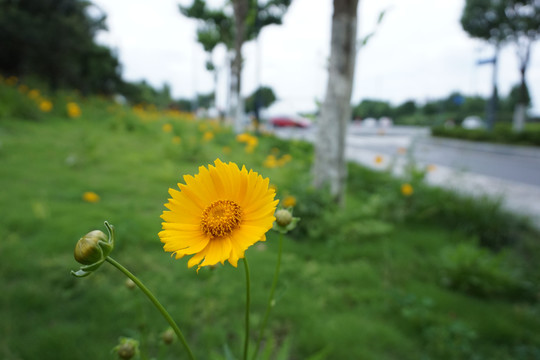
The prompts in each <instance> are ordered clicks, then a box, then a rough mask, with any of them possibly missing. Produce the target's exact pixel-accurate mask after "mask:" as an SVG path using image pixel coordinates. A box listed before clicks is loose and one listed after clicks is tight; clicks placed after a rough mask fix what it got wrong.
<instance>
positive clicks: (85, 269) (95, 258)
mask: <svg viewBox="0 0 540 360" xmlns="http://www.w3.org/2000/svg"><path fill="white" fill-rule="evenodd" d="M105 226H106V227H107V230H108V231H109V237H107V236H106V235H105V234H104V233H103V231H99V230H94V231H90V232H89V233H88V234H86V235H85V236H83V237H82V238H80V239H79V241H78V242H77V245H76V246H75V251H74V255H75V260H77V261H78V262H79V263H81V264H82V266H81V268H80V269H79V270H78V271H72V272H71V274H73V275H74V276H77V277H83V276H88V275H90V274H91V273H92V272H93V271H95V270H97V269H98V268H99V267H100V266H101V264H103V262H104V261H105V260H106V258H107V256H108V255H109V254H110V252H111V251H112V249H113V247H114V227H113V226H112V225H110V224H109V223H108V222H106V221H105Z"/></svg>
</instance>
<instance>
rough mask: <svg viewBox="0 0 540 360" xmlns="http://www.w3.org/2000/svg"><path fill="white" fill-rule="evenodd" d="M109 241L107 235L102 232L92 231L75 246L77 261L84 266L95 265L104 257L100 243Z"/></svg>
mask: <svg viewBox="0 0 540 360" xmlns="http://www.w3.org/2000/svg"><path fill="white" fill-rule="evenodd" d="M100 240H101V241H105V242H106V241H107V235H105V233H104V232H103V231H101V230H94V231H90V232H89V233H88V234H86V235H84V236H83V237H82V238H81V239H80V240H79V241H78V242H77V245H76V246H75V251H74V255H75V260H77V262H79V263H81V264H83V265H90V264H93V263H95V262H97V261H99V260H101V258H102V257H103V250H102V249H101V247H100V246H99V241H100Z"/></svg>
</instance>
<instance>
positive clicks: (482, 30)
mask: <svg viewBox="0 0 540 360" xmlns="http://www.w3.org/2000/svg"><path fill="white" fill-rule="evenodd" d="M504 6H505V5H504V1H502V0H466V2H465V8H464V9H463V13H462V15H461V26H462V27H463V30H465V31H466V32H467V33H468V34H469V35H470V36H471V37H473V38H478V39H482V40H485V41H487V42H489V43H491V44H492V45H493V46H494V48H495V55H494V57H493V60H491V62H492V64H493V90H492V96H491V101H490V103H489V106H488V108H487V110H486V111H487V114H486V120H487V125H488V129H490V130H492V129H493V126H494V124H495V121H496V108H497V101H498V91H497V60H498V56H499V50H500V47H501V45H502V44H503V43H504V42H505V41H506V40H507V37H508V29H507V28H506V25H505V24H506V21H505V18H506V15H505V11H504Z"/></svg>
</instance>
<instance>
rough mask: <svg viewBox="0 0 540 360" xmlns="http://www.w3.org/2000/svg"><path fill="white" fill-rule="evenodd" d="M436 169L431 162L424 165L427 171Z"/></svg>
mask: <svg viewBox="0 0 540 360" xmlns="http://www.w3.org/2000/svg"><path fill="white" fill-rule="evenodd" d="M436 169H437V166H435V165H433V164H429V165H428V166H426V171H427V172H432V171H435V170H436Z"/></svg>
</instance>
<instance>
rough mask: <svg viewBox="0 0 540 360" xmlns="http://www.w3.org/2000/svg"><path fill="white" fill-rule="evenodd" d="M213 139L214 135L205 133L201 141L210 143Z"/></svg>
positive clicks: (208, 132)
mask: <svg viewBox="0 0 540 360" xmlns="http://www.w3.org/2000/svg"><path fill="white" fill-rule="evenodd" d="M213 138H214V133H213V132H211V131H207V132H205V133H204V135H203V140H204V141H210V140H212V139H213Z"/></svg>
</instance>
